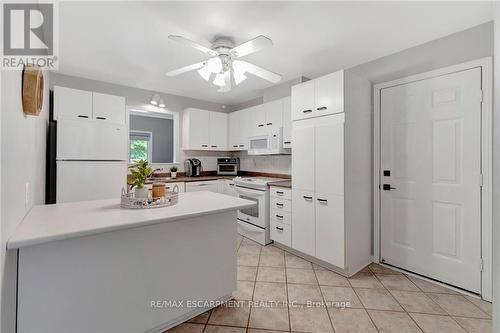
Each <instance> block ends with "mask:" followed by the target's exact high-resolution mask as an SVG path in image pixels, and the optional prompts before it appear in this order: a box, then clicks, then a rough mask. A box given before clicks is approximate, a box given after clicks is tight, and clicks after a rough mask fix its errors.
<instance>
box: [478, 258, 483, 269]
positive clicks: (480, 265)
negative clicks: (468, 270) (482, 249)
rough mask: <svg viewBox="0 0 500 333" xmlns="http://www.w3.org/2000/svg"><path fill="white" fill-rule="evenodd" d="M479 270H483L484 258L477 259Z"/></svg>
mask: <svg viewBox="0 0 500 333" xmlns="http://www.w3.org/2000/svg"><path fill="white" fill-rule="evenodd" d="M479 271H480V272H483V271H484V260H483V259H482V258H481V259H480V260H479Z"/></svg>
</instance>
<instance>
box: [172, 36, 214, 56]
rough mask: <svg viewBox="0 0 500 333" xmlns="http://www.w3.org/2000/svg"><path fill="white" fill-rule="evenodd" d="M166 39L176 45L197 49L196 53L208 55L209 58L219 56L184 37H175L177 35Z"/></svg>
mask: <svg viewBox="0 0 500 333" xmlns="http://www.w3.org/2000/svg"><path fill="white" fill-rule="evenodd" d="M168 38H169V39H171V40H173V41H176V42H178V43H181V44H184V45H186V46H190V47H192V48H194V49H197V50H198V51H201V52H203V53H207V54H210V55H211V56H217V55H219V54H218V53H217V52H215V51H214V50H212V49H209V48H208V47H206V46H203V45H200V44H198V43H196V42H193V41H192V40H190V39H187V38H185V37H182V36H177V35H169V36H168Z"/></svg>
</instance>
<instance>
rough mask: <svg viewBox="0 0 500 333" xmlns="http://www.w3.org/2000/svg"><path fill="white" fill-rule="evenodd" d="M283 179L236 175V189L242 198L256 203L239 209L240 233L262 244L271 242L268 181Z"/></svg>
mask: <svg viewBox="0 0 500 333" xmlns="http://www.w3.org/2000/svg"><path fill="white" fill-rule="evenodd" d="M280 180H283V179H281V178H271V177H236V178H234V184H235V190H236V192H237V193H238V196H239V197H240V198H242V199H246V200H251V201H253V202H255V203H256V205H255V206H253V207H251V208H245V209H241V210H239V211H238V233H239V234H240V235H242V236H245V237H247V238H250V239H252V240H254V241H256V242H258V243H260V244H262V245H266V244H269V243H270V242H271V239H270V237H269V187H268V183H270V182H275V181H280Z"/></svg>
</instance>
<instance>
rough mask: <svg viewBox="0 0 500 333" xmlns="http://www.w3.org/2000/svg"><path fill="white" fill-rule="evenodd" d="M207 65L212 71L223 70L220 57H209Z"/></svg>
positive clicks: (218, 71)
mask: <svg viewBox="0 0 500 333" xmlns="http://www.w3.org/2000/svg"><path fill="white" fill-rule="evenodd" d="M207 67H208V69H209V70H210V71H211V72H212V73H220V72H221V71H222V60H221V59H220V58H219V57H213V58H210V59H208V61H207Z"/></svg>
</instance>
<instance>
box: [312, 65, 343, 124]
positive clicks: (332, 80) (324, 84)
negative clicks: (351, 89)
mask: <svg viewBox="0 0 500 333" xmlns="http://www.w3.org/2000/svg"><path fill="white" fill-rule="evenodd" d="M339 112H344V71H338V72H335V73H332V74H329V75H326V76H322V77H320V78H318V79H316V80H314V115H315V116H322V115H327V114H334V113H339Z"/></svg>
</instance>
